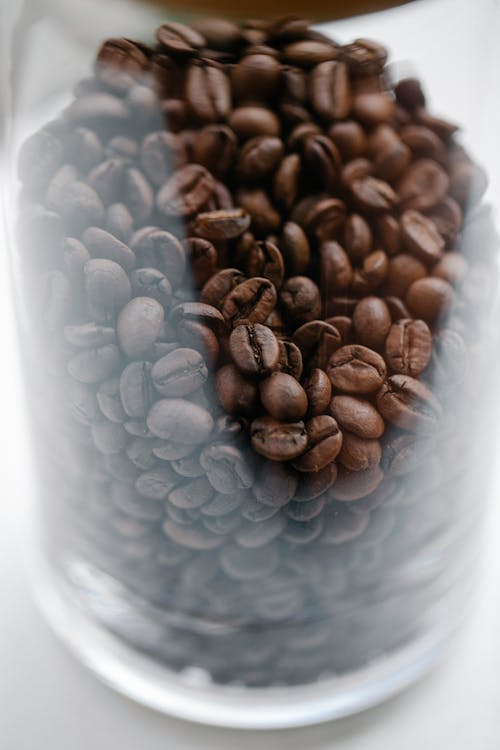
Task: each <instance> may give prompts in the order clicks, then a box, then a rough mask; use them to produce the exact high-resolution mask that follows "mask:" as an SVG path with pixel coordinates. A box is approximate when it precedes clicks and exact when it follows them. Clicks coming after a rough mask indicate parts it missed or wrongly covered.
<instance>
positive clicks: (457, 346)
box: [432, 328, 469, 388]
mask: <svg viewBox="0 0 500 750" xmlns="http://www.w3.org/2000/svg"><path fill="white" fill-rule="evenodd" d="M468 369H469V355H468V353H467V348H466V345H465V343H464V340H463V339H462V337H461V336H460V335H459V334H458V333H457V332H456V331H453V330H451V329H449V328H445V329H444V330H442V331H440V333H439V334H438V335H437V336H435V337H434V341H433V351H432V377H433V379H434V381H435V382H436V384H438V385H439V386H440V387H441V388H453V387H454V386H456V385H458V384H459V383H461V382H462V381H463V379H464V378H465V376H466V374H467V372H468Z"/></svg>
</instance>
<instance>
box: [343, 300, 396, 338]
mask: <svg viewBox="0 0 500 750" xmlns="http://www.w3.org/2000/svg"><path fill="white" fill-rule="evenodd" d="M352 322H353V325H354V331H355V333H356V335H357V338H358V341H359V342H360V343H361V344H363V345H364V346H367V347H368V348H369V349H374V350H375V351H381V350H382V349H383V348H384V344H385V340H386V337H387V334H388V333H389V329H390V327H391V322H392V321H391V314H390V312H389V308H388V307H387V305H386V303H385V302H384V300H382V299H380V298H379V297H364V298H363V299H362V300H360V301H359V302H358V304H357V305H356V308H355V310H354V313H353V316H352Z"/></svg>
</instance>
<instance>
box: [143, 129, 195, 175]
mask: <svg viewBox="0 0 500 750" xmlns="http://www.w3.org/2000/svg"><path fill="white" fill-rule="evenodd" d="M186 161H187V152H186V147H185V145H184V143H183V142H182V140H181V139H180V137H179V136H178V135H177V134H175V133H169V132H165V131H163V130H159V131H157V132H154V133H149V134H148V135H146V136H145V137H144V140H143V141H142V144H141V165H142V168H143V170H144V172H145V173H146V175H147V177H148V178H149V179H150V180H151V182H152V183H153V185H156V187H161V185H163V184H164V183H165V182H166V181H167V180H168V178H169V177H170V175H171V174H172V172H173V170H174V169H175V168H177V167H180V166H181V165H182V164H184V163H185V162H186Z"/></svg>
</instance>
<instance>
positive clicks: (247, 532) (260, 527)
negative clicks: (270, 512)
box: [234, 513, 286, 549]
mask: <svg viewBox="0 0 500 750" xmlns="http://www.w3.org/2000/svg"><path fill="white" fill-rule="evenodd" d="M285 526H286V521H285V517H284V516H282V515H281V514H280V513H277V514H276V515H275V516H273V517H272V518H269V519H268V520H267V521H262V522H261V523H253V522H252V521H249V522H248V523H247V524H244V525H243V526H242V527H241V528H240V529H238V530H237V531H236V533H235V535H234V538H235V540H236V542H237V544H239V546H240V547H244V548H245V549H260V548H261V547H266V546H267V545H268V544H270V543H271V542H272V541H274V539H276V538H277V537H278V536H279V535H280V534H281V532H282V531H283V529H284V528H285Z"/></svg>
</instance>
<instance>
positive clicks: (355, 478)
mask: <svg viewBox="0 0 500 750" xmlns="http://www.w3.org/2000/svg"><path fill="white" fill-rule="evenodd" d="M383 478H384V472H383V471H382V469H381V468H380V466H375V467H374V468H372V469H365V470H364V471H348V470H347V469H341V470H340V471H339V476H338V478H337V481H336V482H335V484H334V485H333V487H332V489H331V493H332V496H333V497H334V498H335V500H339V501H341V502H352V501H353V500H359V499H360V498H362V497H366V496H367V495H369V494H370V493H372V492H373V491H374V490H375V489H376V488H377V487H378V485H379V484H380V483H381V481H382V480H383ZM356 518H357V521H356V522H353V525H354V526H356V527H357V528H359V525H360V519H359V516H356ZM363 528H366V523H364V524H363Z"/></svg>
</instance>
